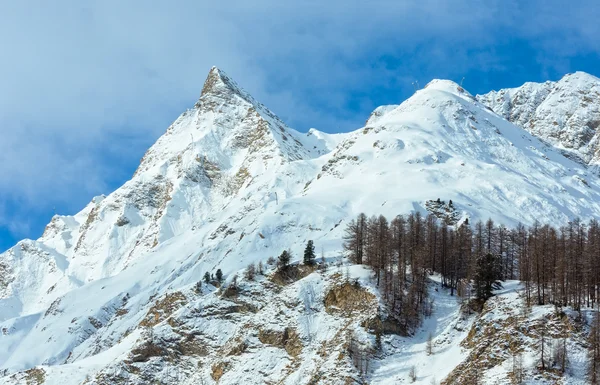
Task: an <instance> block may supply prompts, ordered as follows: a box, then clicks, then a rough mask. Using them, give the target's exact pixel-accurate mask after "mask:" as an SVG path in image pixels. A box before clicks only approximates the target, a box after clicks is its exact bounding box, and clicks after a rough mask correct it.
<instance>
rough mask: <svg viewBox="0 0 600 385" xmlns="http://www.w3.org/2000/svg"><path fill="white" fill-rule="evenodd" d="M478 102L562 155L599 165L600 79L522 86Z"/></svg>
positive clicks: (576, 77)
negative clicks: (561, 152) (554, 148)
mask: <svg viewBox="0 0 600 385" xmlns="http://www.w3.org/2000/svg"><path fill="white" fill-rule="evenodd" d="M477 99H478V100H479V101H480V102H482V103H484V104H486V105H488V106H490V107H491V108H492V109H493V110H494V111H495V112H496V113H497V114H498V115H500V116H502V117H504V118H506V119H507V120H509V121H511V122H513V123H514V124H516V125H518V126H520V127H523V128H524V129H526V130H527V131H529V132H531V133H532V134H534V135H535V136H537V137H539V138H540V139H542V140H544V141H545V142H548V143H549V144H551V145H553V146H555V147H557V148H559V149H561V150H563V152H564V154H565V155H567V156H569V157H571V158H573V159H575V160H577V161H579V162H581V163H582V164H587V165H590V166H593V167H594V168H595V169H597V167H598V165H600V79H598V78H597V77H595V76H592V75H589V74H587V73H585V72H575V73H573V74H568V75H566V76H565V77H563V78H562V79H561V80H559V81H557V82H550V81H548V82H545V83H525V84H524V85H523V86H521V87H517V88H510V89H503V90H499V91H492V92H490V93H488V94H485V95H478V96H477Z"/></svg>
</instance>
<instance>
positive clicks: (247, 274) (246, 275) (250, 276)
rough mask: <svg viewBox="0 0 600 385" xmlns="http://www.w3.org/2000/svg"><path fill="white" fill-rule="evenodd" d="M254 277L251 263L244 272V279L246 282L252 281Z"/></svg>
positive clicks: (254, 270)
mask: <svg viewBox="0 0 600 385" xmlns="http://www.w3.org/2000/svg"><path fill="white" fill-rule="evenodd" d="M255 276H256V267H255V266H254V263H251V264H249V265H248V267H246V271H245V272H244V278H246V279H247V280H248V281H254V277H255Z"/></svg>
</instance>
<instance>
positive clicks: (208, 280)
mask: <svg viewBox="0 0 600 385" xmlns="http://www.w3.org/2000/svg"><path fill="white" fill-rule="evenodd" d="M204 282H206V284H209V283H210V274H209V273H208V271H207V272H206V273H204Z"/></svg>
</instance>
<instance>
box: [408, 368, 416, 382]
mask: <svg viewBox="0 0 600 385" xmlns="http://www.w3.org/2000/svg"><path fill="white" fill-rule="evenodd" d="M408 378H410V382H415V381H417V368H416V367H415V366H414V365H413V366H411V367H410V371H409V372H408Z"/></svg>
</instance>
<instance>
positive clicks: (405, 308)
mask: <svg viewBox="0 0 600 385" xmlns="http://www.w3.org/2000/svg"><path fill="white" fill-rule="evenodd" d="M430 230H431V229H429V228H428V227H427V223H426V221H425V220H424V219H423V218H422V216H421V215H420V214H419V213H416V214H410V215H408V216H406V217H405V216H401V215H400V216H397V217H396V218H394V219H393V220H392V221H391V222H388V220H387V219H386V218H385V217H384V216H383V215H381V216H379V217H371V218H367V216H366V215H365V214H360V215H359V216H358V218H357V219H356V220H352V221H351V222H350V224H349V225H348V227H347V228H346V236H345V249H346V250H347V251H348V253H349V256H350V258H351V259H352V261H353V262H355V263H358V264H366V265H369V266H371V267H372V268H373V270H374V271H375V277H376V280H377V285H378V286H380V287H382V294H383V298H384V300H385V302H386V303H387V305H388V310H389V314H390V316H391V317H392V318H394V319H395V320H396V321H397V323H398V324H399V325H400V327H401V328H402V329H403V330H404V331H405V332H406V333H410V332H411V331H412V330H414V328H416V327H417V326H418V325H419V323H420V316H421V315H422V314H423V313H426V312H428V309H430V306H429V303H428V298H427V287H426V283H427V280H426V275H427V268H428V267H429V263H428V262H429V261H428V258H429V256H430V255H431V252H432V251H431V239H430V238H431V236H433V234H432V233H431V232H430Z"/></svg>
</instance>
